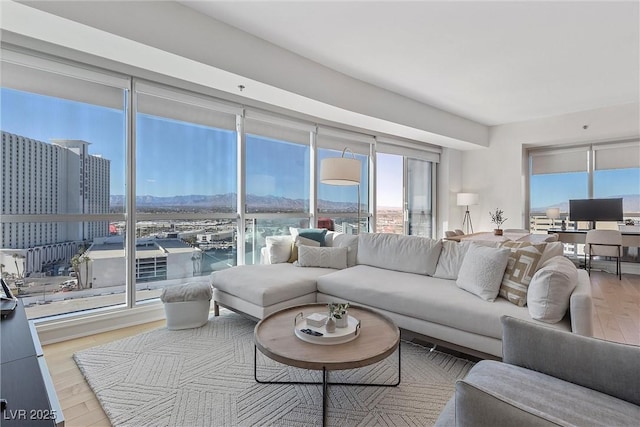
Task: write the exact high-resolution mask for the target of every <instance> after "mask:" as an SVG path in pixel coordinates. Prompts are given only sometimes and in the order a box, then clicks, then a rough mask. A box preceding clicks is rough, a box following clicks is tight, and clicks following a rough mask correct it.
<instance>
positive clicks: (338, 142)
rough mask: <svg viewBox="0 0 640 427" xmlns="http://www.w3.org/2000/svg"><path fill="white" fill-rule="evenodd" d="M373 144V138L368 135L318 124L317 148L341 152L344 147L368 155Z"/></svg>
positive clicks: (355, 152)
mask: <svg viewBox="0 0 640 427" xmlns="http://www.w3.org/2000/svg"><path fill="white" fill-rule="evenodd" d="M373 144H375V139H374V138H373V137H372V136H369V135H364V134H360V133H355V132H347V131H341V130H337V129H332V128H327V127H324V126H318V137H317V145H318V147H319V148H328V149H330V150H336V151H340V152H342V150H344V149H345V147H346V148H349V149H350V150H351V151H353V153H354V154H363V155H365V156H368V155H369V150H370V149H371V146H372V145H373Z"/></svg>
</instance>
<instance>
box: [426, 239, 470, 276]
mask: <svg viewBox="0 0 640 427" xmlns="http://www.w3.org/2000/svg"><path fill="white" fill-rule="evenodd" d="M469 246H471V242H470V241H468V240H467V241H462V242H460V243H458V242H452V241H451V240H445V241H444V242H442V252H440V258H438V265H437V266H436V272H435V273H433V277H437V278H439V279H453V280H455V279H457V278H458V272H459V271H460V266H462V261H464V256H465V255H466V254H467V251H468V250H469Z"/></svg>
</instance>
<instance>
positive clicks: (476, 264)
mask: <svg viewBox="0 0 640 427" xmlns="http://www.w3.org/2000/svg"><path fill="white" fill-rule="evenodd" d="M510 253H511V250H509V249H508V248H489V247H486V246H480V245H476V244H475V243H474V244H471V246H470V247H469V250H468V251H467V254H466V255H465V257H464V261H462V266H461V267H460V272H459V273H458V279H457V280H456V285H458V287H459V288H461V289H464V290H465V291H468V292H471V293H472V294H474V295H477V296H479V297H480V298H482V299H483V300H485V301H490V302H493V301H495V300H496V297H497V296H498V291H499V290H500V284H501V283H502V277H503V276H504V271H505V270H506V268H507V263H508V262H509V254H510Z"/></svg>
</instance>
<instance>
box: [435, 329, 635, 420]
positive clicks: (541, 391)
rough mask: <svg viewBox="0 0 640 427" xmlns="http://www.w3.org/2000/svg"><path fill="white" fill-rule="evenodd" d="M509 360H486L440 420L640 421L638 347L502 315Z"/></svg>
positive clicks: (467, 379) (458, 386)
mask: <svg viewBox="0 0 640 427" xmlns="http://www.w3.org/2000/svg"><path fill="white" fill-rule="evenodd" d="M502 327H503V337H502V342H503V345H502V348H503V361H502V362H496V361H488V360H483V361H481V362H479V363H477V364H476V365H475V366H474V367H473V368H472V369H471V371H469V373H468V374H467V376H466V377H465V378H464V379H463V380H459V381H458V382H457V383H456V389H455V394H454V396H453V398H451V400H450V401H449V402H448V403H447V405H446V406H445V408H444V410H443V411H442V413H441V414H440V417H439V418H438V421H437V422H436V426H441V427H442V426H496V425H521V426H524V425H527V426H533V425H535V426H547V425H603V426H605V425H615V426H636V425H637V424H638V420H640V347H637V346H633V345H625V344H618V343H614V342H610V341H604V340H599V339H595V338H588V337H583V336H580V335H577V334H573V333H570V332H564V331H558V330H554V329H551V328H548V327H545V326H540V325H538V324H534V323H532V322H526V321H523V320H519V319H515V318H511V317H507V316H504V317H502Z"/></svg>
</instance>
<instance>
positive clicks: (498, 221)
mask: <svg viewBox="0 0 640 427" xmlns="http://www.w3.org/2000/svg"><path fill="white" fill-rule="evenodd" d="M503 214H504V211H503V210H502V209H498V208H496V211H495V212H489V216H491V222H492V223H494V224H495V225H496V228H495V229H494V230H493V234H495V235H496V236H502V229H500V226H501V225H502V224H503V223H504V222H505V221H506V220H507V218H504V217H503V216H502V215H503Z"/></svg>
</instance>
